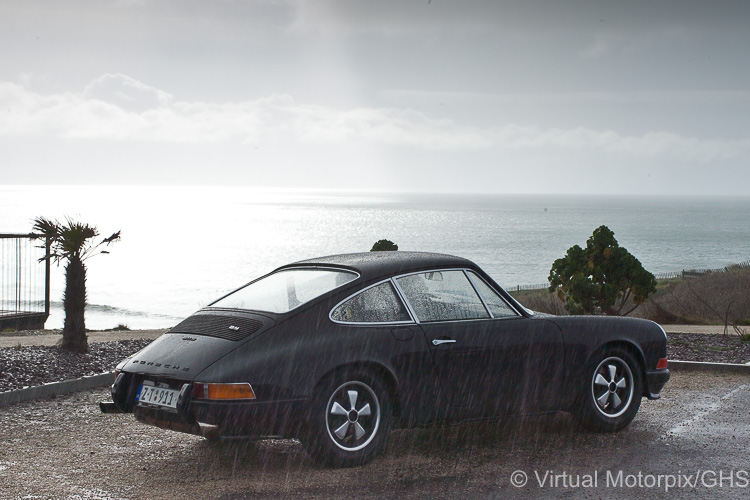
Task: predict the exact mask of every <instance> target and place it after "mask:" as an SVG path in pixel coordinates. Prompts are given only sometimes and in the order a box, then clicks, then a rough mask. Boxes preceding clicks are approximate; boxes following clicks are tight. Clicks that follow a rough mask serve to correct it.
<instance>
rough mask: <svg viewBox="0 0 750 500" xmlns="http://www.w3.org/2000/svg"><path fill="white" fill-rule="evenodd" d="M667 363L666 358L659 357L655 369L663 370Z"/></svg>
mask: <svg viewBox="0 0 750 500" xmlns="http://www.w3.org/2000/svg"><path fill="white" fill-rule="evenodd" d="M668 364H669V363H668V362H667V358H661V359H660V360H659V362H658V363H656V369H657V370H663V369H664V368H666V367H667V365H668Z"/></svg>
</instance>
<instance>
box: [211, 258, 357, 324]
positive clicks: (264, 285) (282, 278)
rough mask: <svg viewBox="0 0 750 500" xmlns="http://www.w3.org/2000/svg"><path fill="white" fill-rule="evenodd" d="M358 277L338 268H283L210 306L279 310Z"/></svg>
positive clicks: (294, 305) (284, 309)
mask: <svg viewBox="0 0 750 500" xmlns="http://www.w3.org/2000/svg"><path fill="white" fill-rule="evenodd" d="M357 277H358V275H357V274H356V273H353V272H351V271H343V270H338V269H319V268H309V269H305V268H292V269H284V270H282V271H278V272H275V273H273V274H269V275H268V276H266V277H265V278H261V279H259V280H258V281H254V282H252V283H250V284H249V285H246V286H244V287H242V288H240V289H239V290H236V291H234V292H232V293H231V294H229V295H227V296H226V297H224V298H222V299H219V300H217V301H216V302H214V303H213V304H211V305H210V307H226V308H230V309H250V310H253V311H267V312H272V313H278V314H281V313H285V312H289V311H291V310H292V309H294V308H296V307H299V306H301V305H302V304H304V303H305V302H309V301H311V300H313V299H315V298H316V297H320V296H321V295H323V294H324V293H327V292H330V291H331V290H333V289H334V288H336V287H339V286H341V285H344V284H346V283H349V282H350V281H352V280H355V279H357Z"/></svg>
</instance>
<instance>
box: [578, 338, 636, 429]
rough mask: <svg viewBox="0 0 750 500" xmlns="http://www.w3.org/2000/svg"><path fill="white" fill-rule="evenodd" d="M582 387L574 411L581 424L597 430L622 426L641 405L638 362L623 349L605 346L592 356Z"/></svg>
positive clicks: (630, 420)
mask: <svg viewBox="0 0 750 500" xmlns="http://www.w3.org/2000/svg"><path fill="white" fill-rule="evenodd" d="M584 391H585V392H584V394H583V395H582V397H581V401H580V404H579V405H578V410H577V411H576V413H577V414H578V416H579V420H580V422H581V425H582V426H583V427H585V428H586V429H591V430H594V431H598V432H616V431H619V430H622V429H624V428H625V427H627V426H628V424H630V422H632V421H633V418H635V415H636V413H638V408H640V406H641V398H642V396H643V375H642V371H641V367H640V364H639V363H638V362H637V361H636V360H635V359H634V358H633V356H632V355H631V354H630V353H629V352H627V351H625V350H623V349H617V348H611V349H606V350H604V351H602V352H600V353H599V354H598V355H595V356H593V358H592V362H591V363H590V364H589V366H588V368H587V370H586V374H585V385H584Z"/></svg>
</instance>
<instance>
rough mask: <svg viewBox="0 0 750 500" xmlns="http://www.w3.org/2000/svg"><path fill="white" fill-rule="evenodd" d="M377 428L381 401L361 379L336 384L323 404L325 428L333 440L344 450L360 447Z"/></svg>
mask: <svg viewBox="0 0 750 500" xmlns="http://www.w3.org/2000/svg"><path fill="white" fill-rule="evenodd" d="M379 427H380V403H379V402H378V397H377V396H376V394H375V392H374V391H373V390H372V388H370V386H368V385H367V384H365V383H363V382H354V381H353V382H346V383H345V384H342V385H341V386H339V387H338V388H337V389H336V390H335V391H333V394H331V397H330V398H329V399H328V404H327V405H326V429H327V431H328V436H329V437H330V439H331V440H332V441H333V443H334V444H335V445H336V446H338V447H339V448H341V449H342V450H344V451H357V450H361V449H362V448H364V447H365V446H367V445H368V444H370V442H371V441H372V440H373V439H374V438H375V436H376V434H377V432H378V428H379Z"/></svg>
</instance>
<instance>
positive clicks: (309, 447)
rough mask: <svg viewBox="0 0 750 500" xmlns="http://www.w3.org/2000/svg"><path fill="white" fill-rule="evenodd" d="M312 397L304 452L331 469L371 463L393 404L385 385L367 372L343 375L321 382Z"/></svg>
mask: <svg viewBox="0 0 750 500" xmlns="http://www.w3.org/2000/svg"><path fill="white" fill-rule="evenodd" d="M315 394H316V396H315V397H314V398H313V399H312V401H311V405H310V413H309V414H308V417H307V428H306V430H305V432H304V433H303V435H302V436H301V441H302V445H303V446H304V447H305V450H306V451H307V453H308V454H309V455H310V456H311V457H312V458H313V459H314V460H315V461H316V462H318V463H320V464H322V465H326V466H331V467H353V466H357V465H362V464H365V463H367V462H369V461H370V460H372V458H373V457H374V456H375V455H376V454H377V453H378V452H379V451H380V450H381V449H382V448H383V445H384V444H385V441H386V438H387V437H388V432H389V430H390V423H391V422H390V421H391V414H392V412H393V404H392V402H391V398H390V395H389V393H388V390H387V388H386V387H385V384H383V382H382V381H381V380H380V379H379V378H377V377H374V376H371V375H369V374H367V373H354V374H350V373H346V374H339V375H337V376H333V377H331V378H329V379H327V380H325V381H323V382H322V383H321V384H319V385H318V388H317V389H316V390H315Z"/></svg>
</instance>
